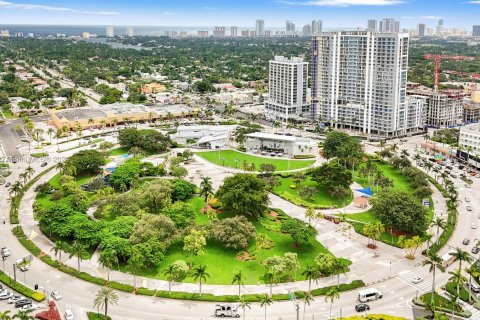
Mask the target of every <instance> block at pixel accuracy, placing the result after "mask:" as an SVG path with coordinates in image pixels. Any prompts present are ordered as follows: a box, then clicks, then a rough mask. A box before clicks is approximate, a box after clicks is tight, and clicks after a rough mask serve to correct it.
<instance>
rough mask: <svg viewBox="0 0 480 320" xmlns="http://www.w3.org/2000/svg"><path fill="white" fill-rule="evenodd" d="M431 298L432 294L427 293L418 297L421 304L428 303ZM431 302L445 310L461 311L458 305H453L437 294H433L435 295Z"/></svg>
mask: <svg viewBox="0 0 480 320" xmlns="http://www.w3.org/2000/svg"><path fill="white" fill-rule="evenodd" d="M431 297H432V293H431V292H429V293H425V294H424V295H422V296H421V297H420V299H421V300H422V301H423V302H430V300H431ZM433 301H434V304H435V306H436V307H440V308H445V309H448V310H452V309H454V310H455V311H462V308H461V307H460V306H459V305H458V304H453V303H452V302H451V301H450V300H448V299H447V298H445V297H442V296H440V295H439V294H437V293H435V295H434V297H433Z"/></svg>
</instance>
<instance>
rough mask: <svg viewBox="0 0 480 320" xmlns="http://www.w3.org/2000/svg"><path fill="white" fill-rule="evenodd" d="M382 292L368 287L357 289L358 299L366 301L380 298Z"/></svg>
mask: <svg viewBox="0 0 480 320" xmlns="http://www.w3.org/2000/svg"><path fill="white" fill-rule="evenodd" d="M382 296H383V295H382V293H381V292H380V291H378V290H377V289H375V288H369V289H365V290H360V291H358V301H360V302H367V301H372V300H377V299H381V298H382Z"/></svg>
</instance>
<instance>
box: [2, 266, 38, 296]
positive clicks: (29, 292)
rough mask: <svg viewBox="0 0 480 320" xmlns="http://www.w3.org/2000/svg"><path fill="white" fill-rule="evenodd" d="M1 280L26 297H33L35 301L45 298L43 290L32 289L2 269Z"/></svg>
mask: <svg viewBox="0 0 480 320" xmlns="http://www.w3.org/2000/svg"><path fill="white" fill-rule="evenodd" d="M0 281H1V282H2V283H3V284H5V285H7V286H9V287H10V288H12V289H13V290H15V291H17V292H18V293H20V294H22V295H24V296H25V297H29V298H32V299H33V300H35V301H38V302H41V301H43V300H44V299H45V295H44V294H43V293H41V292H35V291H33V290H32V289H30V288H28V287H25V286H24V285H23V284H21V283H19V282H15V281H14V280H13V279H12V278H10V277H9V276H7V275H6V274H5V273H4V272H3V271H0Z"/></svg>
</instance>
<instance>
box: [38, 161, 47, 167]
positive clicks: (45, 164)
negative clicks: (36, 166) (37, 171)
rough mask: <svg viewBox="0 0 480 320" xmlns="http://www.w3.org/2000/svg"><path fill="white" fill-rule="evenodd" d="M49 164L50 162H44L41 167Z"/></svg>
mask: <svg viewBox="0 0 480 320" xmlns="http://www.w3.org/2000/svg"><path fill="white" fill-rule="evenodd" d="M47 165H48V163H46V162H44V163H42V165H41V166H40V167H46V166H47Z"/></svg>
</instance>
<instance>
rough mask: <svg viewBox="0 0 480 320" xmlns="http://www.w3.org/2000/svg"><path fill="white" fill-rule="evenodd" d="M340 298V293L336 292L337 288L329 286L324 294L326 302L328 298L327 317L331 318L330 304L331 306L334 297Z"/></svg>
mask: <svg viewBox="0 0 480 320" xmlns="http://www.w3.org/2000/svg"><path fill="white" fill-rule="evenodd" d="M338 298H340V294H339V293H338V289H337V288H336V287H333V288H331V289H330V290H328V292H327V293H326V294H325V302H328V300H330V312H329V317H328V318H329V319H331V318H332V306H333V301H335V299H338Z"/></svg>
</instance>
